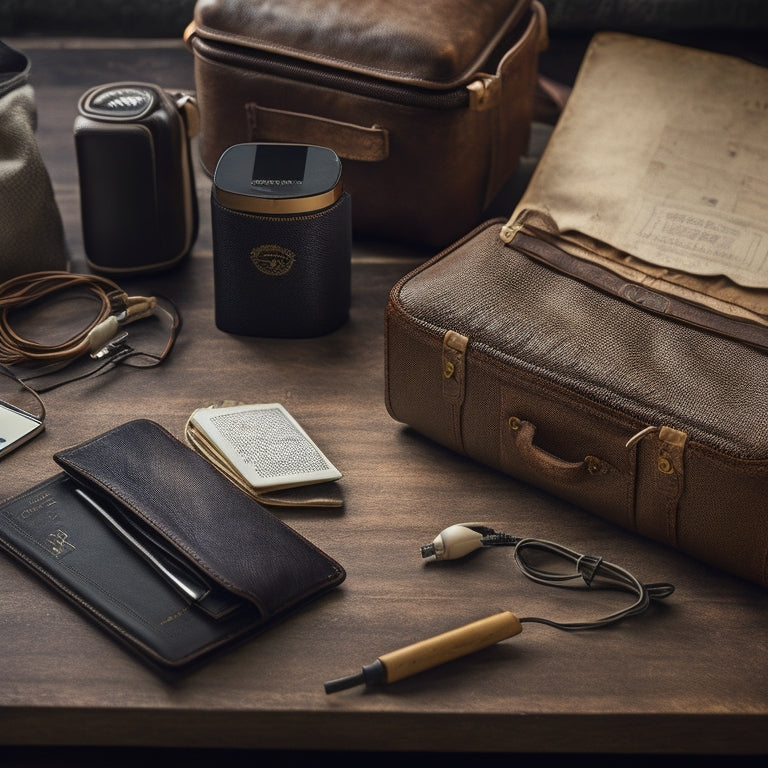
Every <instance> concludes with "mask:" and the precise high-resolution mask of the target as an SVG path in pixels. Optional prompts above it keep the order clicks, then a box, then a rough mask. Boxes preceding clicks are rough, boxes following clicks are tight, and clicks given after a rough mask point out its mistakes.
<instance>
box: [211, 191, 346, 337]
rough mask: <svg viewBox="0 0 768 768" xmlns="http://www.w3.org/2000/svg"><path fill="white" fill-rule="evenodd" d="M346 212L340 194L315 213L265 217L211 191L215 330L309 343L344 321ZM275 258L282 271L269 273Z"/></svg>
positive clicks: (276, 270)
mask: <svg viewBox="0 0 768 768" xmlns="http://www.w3.org/2000/svg"><path fill="white" fill-rule="evenodd" d="M350 206H351V199H350V195H349V193H347V192H343V193H342V195H341V197H340V198H339V199H338V200H337V201H336V202H335V203H334V204H333V205H331V206H329V207H328V208H324V209H322V210H320V211H317V212H315V213H308V214H297V215H281V216H267V215H259V214H253V213H247V212H244V211H235V210H233V209H231V208H227V207H225V206H223V205H221V203H219V201H218V200H217V199H216V192H215V190H212V192H211V223H212V229H213V266H214V273H213V274H214V296H215V305H216V307H215V309H216V312H215V314H216V326H217V327H218V328H219V329H220V330H222V331H226V332H228V333H235V334H241V335H246V336H264V337H274V338H308V337H313V336H321V335H325V334H327V333H331V332H332V331H334V330H336V329H337V328H339V327H340V326H341V325H342V324H343V323H344V322H346V320H347V318H348V316H349V309H350V292H351V287H350V280H351V262H350V259H351V250H352V225H351V217H350ZM273 258H275V259H284V260H285V264H284V266H283V267H282V268H280V269H270V266H271V263H270V262H271V261H272V259H273ZM264 262H266V263H264Z"/></svg>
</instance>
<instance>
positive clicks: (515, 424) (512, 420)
mask: <svg viewBox="0 0 768 768" xmlns="http://www.w3.org/2000/svg"><path fill="white" fill-rule="evenodd" d="M507 423H508V424H509V428H510V429H511V430H512V431H513V432H517V430H518V429H520V427H521V426H522V425H523V422H522V421H521V420H520V419H518V418H517V416H510V417H509V419H508V420H507Z"/></svg>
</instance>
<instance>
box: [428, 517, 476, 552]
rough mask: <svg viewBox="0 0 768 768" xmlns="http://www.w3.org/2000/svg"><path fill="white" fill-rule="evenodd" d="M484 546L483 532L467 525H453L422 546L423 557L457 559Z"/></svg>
mask: <svg viewBox="0 0 768 768" xmlns="http://www.w3.org/2000/svg"><path fill="white" fill-rule="evenodd" d="M482 546H483V534H482V533H480V532H479V531H475V530H473V529H472V528H470V527H468V526H467V525H460V524H459V525H451V526H449V527H448V528H446V529H445V530H443V531H441V532H440V533H439V534H438V535H437V536H436V537H435V539H434V541H432V542H431V543H430V544H425V545H424V546H423V547H422V548H421V556H422V557H423V558H427V557H433V558H434V559H435V560H457V559H458V558H460V557H464V556H465V555H468V554H469V553H470V552H474V551H475V550H476V549H480V547H482Z"/></svg>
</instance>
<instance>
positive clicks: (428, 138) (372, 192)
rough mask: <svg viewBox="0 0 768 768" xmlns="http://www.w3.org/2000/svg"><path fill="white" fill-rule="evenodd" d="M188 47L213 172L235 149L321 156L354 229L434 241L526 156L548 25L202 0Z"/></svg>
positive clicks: (356, 6) (519, 6)
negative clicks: (334, 159) (334, 168)
mask: <svg viewBox="0 0 768 768" xmlns="http://www.w3.org/2000/svg"><path fill="white" fill-rule="evenodd" d="M185 40H186V42H187V46H188V47H189V48H190V50H191V51H192V52H193V53H194V60H195V81H196V88H197V99H198V105H199V108H200V139H199V147H200V155H201V160H202V164H203V166H204V168H205V169H206V171H207V172H208V173H209V174H212V173H213V172H214V170H215V167H216V163H217V162H218V159H219V157H220V156H221V154H222V152H223V151H224V150H225V149H227V147H229V146H231V145H233V144H238V143H244V142H254V141H260V142H292V143H302V144H318V145H321V146H327V147H329V148H331V149H333V150H334V151H335V152H336V153H337V154H338V155H339V157H340V158H341V160H342V163H343V179H344V184H345V189H346V190H347V191H348V192H349V193H350V195H351V197H352V217H353V226H354V230H355V234H356V235H361V236H367V237H375V238H382V239H395V240H400V241H406V242H410V243H413V244H422V245H426V246H429V247H443V246H444V245H447V244H448V243H450V242H452V241H453V240H455V239H456V238H457V237H459V236H461V235H463V234H464V233H466V232H467V231H468V230H469V229H471V228H472V227H474V226H475V225H476V224H478V223H479V222H480V221H481V220H482V212H483V210H484V209H485V208H486V207H487V206H488V204H489V203H490V202H491V201H492V200H493V199H494V197H495V196H496V195H497V194H498V193H499V191H500V190H501V188H502V186H503V185H504V184H505V182H507V181H508V180H509V178H510V177H511V176H512V175H513V173H514V171H515V169H516V168H517V165H518V163H519V159H520V157H521V155H522V154H523V153H524V152H525V151H526V150H527V147H528V138H529V131H530V126H531V120H532V114H533V108H534V100H535V93H536V81H537V71H538V54H539V52H540V51H541V50H542V49H543V48H544V47H545V45H546V18H545V14H544V10H543V7H542V6H541V5H540V4H539V3H538V2H536V0H491V2H484V3H481V4H478V5H475V4H474V3H467V2H464V0H429V1H428V2H421V3H414V2H412V0H387V1H386V2H366V3H360V2H358V0H344V1H343V2H336V3H333V4H328V3H323V2H322V0H282V2H280V3H279V4H274V3H250V2H247V1H246V0H206V1H205V2H202V1H200V2H198V3H197V4H196V6H195V12H194V20H193V22H192V23H191V24H190V26H189V27H188V29H187V31H186V33H185Z"/></svg>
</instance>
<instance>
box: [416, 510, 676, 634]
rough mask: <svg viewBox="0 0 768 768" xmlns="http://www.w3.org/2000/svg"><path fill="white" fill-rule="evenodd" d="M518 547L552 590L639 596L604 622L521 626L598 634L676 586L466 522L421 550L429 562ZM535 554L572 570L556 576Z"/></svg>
mask: <svg viewBox="0 0 768 768" xmlns="http://www.w3.org/2000/svg"><path fill="white" fill-rule="evenodd" d="M502 546H507V547H514V560H515V563H516V564H517V566H518V567H519V568H520V570H521V571H522V572H523V574H524V575H525V576H527V577H528V578H529V579H532V580H533V581H536V582H539V583H541V584H546V585H549V586H565V585H567V584H572V583H573V582H574V581H579V582H582V583H583V584H584V585H586V586H587V587H593V586H594V587H597V586H598V585H599V586H601V587H602V588H605V589H621V590H624V591H628V592H631V593H633V594H634V595H635V602H634V603H632V604H631V605H629V606H627V607H626V608H623V609H621V610H618V611H615V612H614V613H611V614H609V615H607V616H604V617H603V618H600V619H597V620H592V621H576V622H561V621H554V620H552V619H544V618H540V617H538V616H526V617H522V618H520V622H521V623H522V622H537V623H539V624H547V625H549V626H551V627H556V628H557V629H563V630H569V631H573V630H582V629H596V628H598V627H604V626H607V625H608V624H613V623H615V622H617V621H621V620H622V619H624V618H626V617H627V616H634V615H636V614H639V613H643V612H644V611H645V610H646V609H647V608H648V606H649V605H650V603H651V601H652V600H663V599H664V598H666V597H669V596H670V595H671V594H672V593H673V592H674V590H675V588H674V586H673V585H672V584H668V583H666V582H657V583H653V584H642V583H641V582H640V581H639V580H638V579H637V578H636V577H635V576H633V575H632V574H631V573H629V571H627V570H626V569H624V568H621V567H620V566H618V565H614V564H613V563H609V562H607V561H606V560H604V559H603V558H602V557H595V556H593V555H582V554H580V553H578V552H576V551H574V550H572V549H570V548H568V547H564V546H562V545H561V544H557V543H555V542H552V541H547V540H545V539H537V538H521V537H517V536H511V535H509V534H506V533H499V532H498V531H495V530H493V529H492V528H489V527H488V526H486V525H482V524H478V523H464V524H460V525H452V526H450V527H449V528H446V529H445V530H444V531H442V532H441V533H440V534H438V536H437V537H436V538H435V539H434V541H432V542H431V543H430V544H426V545H425V546H423V547H422V548H421V555H422V557H424V558H430V557H431V558H434V559H435V560H455V559H457V558H460V557H464V555H468V554H469V553H470V552H472V551H474V550H476V549H480V548H482V547H502ZM531 552H539V553H545V554H546V555H549V556H555V557H556V558H558V559H560V560H563V561H565V562H566V563H567V564H569V565H570V566H572V570H565V571H560V570H557V571H554V570H549V569H547V568H543V567H539V566H537V565H535V563H533V562H532V560H531V557H530V555H531Z"/></svg>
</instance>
